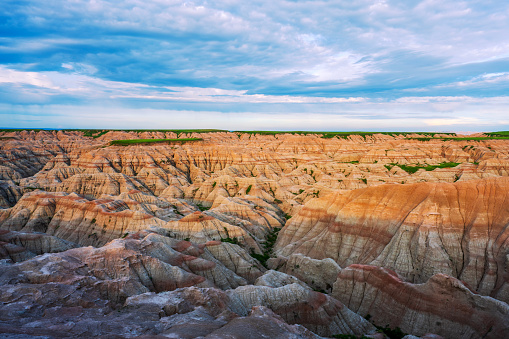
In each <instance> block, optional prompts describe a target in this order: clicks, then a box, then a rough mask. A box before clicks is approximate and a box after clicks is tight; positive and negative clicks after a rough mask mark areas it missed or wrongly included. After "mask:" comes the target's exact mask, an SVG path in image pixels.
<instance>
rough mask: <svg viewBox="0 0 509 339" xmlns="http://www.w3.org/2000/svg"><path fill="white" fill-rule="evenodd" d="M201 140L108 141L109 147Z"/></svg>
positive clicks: (198, 139)
mask: <svg viewBox="0 0 509 339" xmlns="http://www.w3.org/2000/svg"><path fill="white" fill-rule="evenodd" d="M201 140H203V139H201V138H182V139H129V140H113V141H110V145H120V146H129V145H135V144H151V143H159V142H167V143H169V144H172V143H183V142H189V141H201Z"/></svg>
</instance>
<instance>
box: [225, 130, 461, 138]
mask: <svg viewBox="0 0 509 339" xmlns="http://www.w3.org/2000/svg"><path fill="white" fill-rule="evenodd" d="M234 132H235V133H237V135H239V137H240V135H241V134H242V133H245V134H259V135H278V134H293V135H308V134H321V138H323V139H331V138H334V137H338V138H342V139H347V138H348V137H349V136H352V135H360V136H362V137H363V138H364V139H366V136H372V135H374V134H384V135H390V136H393V137H394V136H398V135H403V136H406V135H410V134H422V135H426V136H431V137H433V136H435V134H447V135H456V134H455V133H433V132H362V131H352V132H328V131H234Z"/></svg>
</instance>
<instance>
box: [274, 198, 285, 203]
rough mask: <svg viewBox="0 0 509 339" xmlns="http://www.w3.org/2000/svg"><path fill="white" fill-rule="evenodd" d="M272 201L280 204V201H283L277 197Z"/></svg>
mask: <svg viewBox="0 0 509 339" xmlns="http://www.w3.org/2000/svg"><path fill="white" fill-rule="evenodd" d="M274 202H275V203H276V204H282V203H283V202H282V201H281V200H279V199H274Z"/></svg>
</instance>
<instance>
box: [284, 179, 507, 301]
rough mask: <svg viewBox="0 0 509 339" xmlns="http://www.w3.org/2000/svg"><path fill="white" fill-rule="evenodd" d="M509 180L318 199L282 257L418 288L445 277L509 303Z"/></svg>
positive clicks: (289, 234)
mask: <svg viewBox="0 0 509 339" xmlns="http://www.w3.org/2000/svg"><path fill="white" fill-rule="evenodd" d="M508 199H509V179H508V178H493V179H483V180H475V181H466V182H461V183H453V184H448V183H419V184H413V185H382V186H377V187H373V188H366V189H362V190H354V191H350V192H346V193H335V194H332V195H329V196H327V197H324V198H320V199H316V200H313V201H310V202H309V203H308V204H306V205H305V206H304V207H303V208H302V209H301V211H300V212H299V213H298V214H297V215H296V216H295V217H293V218H292V219H290V222H289V223H288V224H287V225H286V227H285V228H284V229H283V231H282V232H281V233H280V236H279V238H278V242H277V244H276V248H277V253H278V254H279V255H281V256H288V255H290V254H292V253H302V254H304V255H306V256H309V257H312V258H317V259H322V258H327V257H328V258H332V259H334V260H335V261H336V262H337V263H338V264H339V265H340V266H341V267H346V266H348V265H351V264H369V265H376V266H382V267H386V268H390V269H393V270H395V271H396V272H398V274H400V275H401V276H403V277H404V278H405V279H407V280H408V281H410V282H416V283H421V282H425V281H427V280H428V279H429V278H430V277H431V276H433V275H434V274H437V273H444V274H448V275H450V276H453V277H456V278H458V279H460V280H462V281H465V282H466V283H467V284H468V285H469V286H471V287H472V288H473V289H474V290H475V291H477V292H479V293H481V294H484V295H491V296H493V297H496V298H499V299H500V300H506V301H507V300H509V294H508V293H507V292H508V283H509V281H508V277H507V273H506V272H507V265H508V257H507V253H508V251H509V242H508V235H509V228H508V227H509V208H508V206H507V204H506V203H505V201H507V200H508Z"/></svg>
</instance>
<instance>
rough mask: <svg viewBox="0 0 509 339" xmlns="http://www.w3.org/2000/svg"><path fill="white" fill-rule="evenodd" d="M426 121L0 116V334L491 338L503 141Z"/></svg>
mask: <svg viewBox="0 0 509 339" xmlns="http://www.w3.org/2000/svg"><path fill="white" fill-rule="evenodd" d="M431 136H432V135H422V134H407V135H396V134H394V135H388V134H372V135H368V134H366V135H350V136H345V135H339V136H335V137H332V138H330V135H326V136H323V137H322V135H321V134H308V135H305V134H303V133H295V134H292V133H281V134H276V135H260V134H252V133H238V132H235V133H230V132H216V133H195V132H191V133H181V132H179V131H175V132H172V131H145V132H135V131H85V132H83V131H58V132H57V131H12V132H3V131H0V232H1V234H0V256H1V258H3V260H0V301H1V302H0V332H6V333H11V334H16V333H17V334H19V335H22V336H23V335H45V336H50V337H86V338H89V337H95V336H101V335H104V336H106V337H112V336H115V337H117V336H118V337H136V336H142V335H148V336H157V335H161V336H165V337H197V336H202V337H209V338H217V337H228V336H236V337H259V336H261V335H266V336H269V337H289V338H314V337H318V335H319V334H322V335H327V336H330V335H336V334H347V335H348V334H350V335H356V336H361V335H370V336H371V337H382V336H383V334H381V333H377V334H374V333H372V331H373V330H374V327H373V326H372V325H371V324H369V323H368V322H367V321H366V320H365V319H363V318H362V317H361V315H362V316H367V315H368V314H369V315H371V316H372V319H373V320H374V321H375V323H376V324H378V325H382V326H385V325H390V327H395V326H399V327H401V328H403V329H404V331H407V332H408V333H411V334H412V335H419V336H421V337H423V338H432V337H433V338H436V337H437V334H427V333H429V332H431V333H433V332H434V333H438V334H442V335H444V336H445V337H468V338H478V337H482V336H487V337H490V336H491V337H497V336H499V337H504V336H507V333H506V327H504V326H505V325H504V324H506V323H507V314H506V307H507V305H506V304H504V303H503V302H501V301H497V300H495V299H492V298H490V297H487V295H489V296H492V297H495V298H498V299H499V300H505V301H508V300H509V283H508V282H509V278H508V275H507V271H508V268H507V267H508V262H509V255H508V254H507V253H508V244H509V243H508V240H507V239H508V232H509V231H507V225H508V224H509V219H508V218H509V217H508V214H509V213H508V210H507V207H506V205H507V204H506V203H505V201H506V200H507V199H508V198H509V197H508V196H507V194H508V192H509V183H508V180H507V177H508V176H509V174H508V173H509V172H508V171H507V168H509V167H508V166H507V164H508V161H509V148H508V147H507V146H508V143H507V141H506V140H485V141H477V140H456V141H449V140H441V139H429V140H428V139H416V138H422V137H431ZM435 136H436V137H446V135H438V134H437V135H435ZM137 138H148V139H150V138H201V139H202V141H200V142H197V143H193V142H186V143H172V144H171V145H170V144H168V143H155V144H137V145H131V146H120V145H115V146H111V145H110V143H109V142H110V141H111V140H121V139H137ZM481 179H482V180H481ZM285 223H286V225H285ZM283 226H284V228H283V230H282V231H281V232H280V233H279V237H278V241H277V243H276V245H275V248H273V245H274V241H275V239H276V237H277V233H278V229H280V228H282V227H283ZM74 246H95V248H94V247H81V248H73V247H74ZM274 254H276V255H277V257H276V258H274ZM38 255H39V256H38ZM255 258H257V259H255ZM13 261H14V262H16V263H13ZM352 264H353V266H352ZM358 264H363V265H364V266H359V265H358ZM355 265H357V266H355ZM366 265H374V266H366ZM265 266H267V267H268V268H271V269H272V270H268V271H267V269H266V267H265ZM341 267H346V268H345V269H341ZM277 270H279V271H277ZM392 270H394V271H392ZM396 272H397V273H396ZM444 274H447V275H444ZM455 278H458V279H461V280H462V282H460V281H458V280H456V279H455ZM249 284H251V285H249ZM467 287H468V288H467ZM469 289H470V290H471V291H476V292H479V293H480V294H481V295H476V294H475V293H473V292H471V291H470V290H469ZM317 291H323V292H329V293H331V292H332V295H333V296H335V297H336V298H338V299H340V301H338V300H337V299H336V298H334V297H333V296H330V295H329V296H328V295H325V294H322V293H319V292H317ZM482 295H484V296H482ZM124 301H125V303H124ZM441 304H447V305H452V306H453V307H454V308H455V309H458V312H455V313H454V314H448V313H447V312H445V311H444V307H443V306H442V305H441ZM345 305H346V306H345ZM347 306H349V307H352V308H353V309H354V310H355V311H356V312H358V313H359V314H360V315H359V314H355V313H354V312H353V311H351V310H350V309H349V308H348V307H347ZM449 313H453V312H449ZM298 324H301V325H304V326H306V327H303V326H301V325H298Z"/></svg>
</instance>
